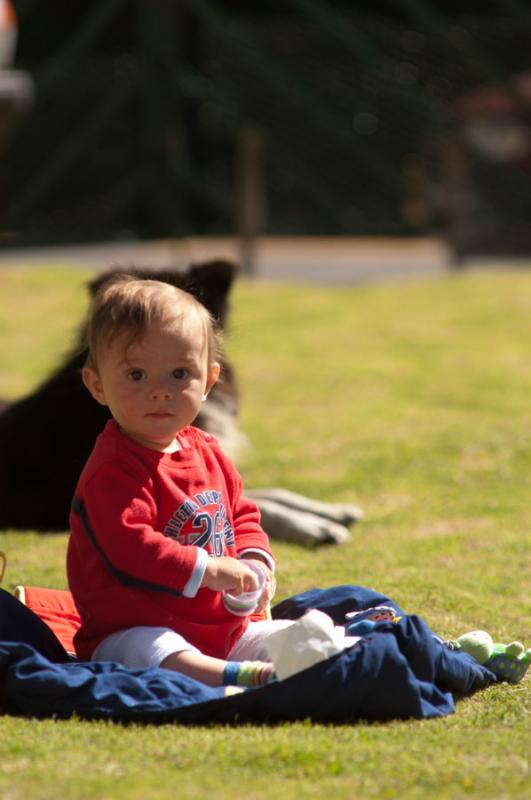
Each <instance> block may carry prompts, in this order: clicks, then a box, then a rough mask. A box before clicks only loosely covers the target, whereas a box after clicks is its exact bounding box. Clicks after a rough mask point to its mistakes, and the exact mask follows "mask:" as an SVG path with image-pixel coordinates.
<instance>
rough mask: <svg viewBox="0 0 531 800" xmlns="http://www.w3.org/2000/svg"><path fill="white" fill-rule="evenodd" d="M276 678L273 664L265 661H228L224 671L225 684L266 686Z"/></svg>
mask: <svg viewBox="0 0 531 800" xmlns="http://www.w3.org/2000/svg"><path fill="white" fill-rule="evenodd" d="M274 680H276V676H275V673H274V672H273V664H269V663H267V662H264V661H227V666H226V667H225V670H224V672H223V685H224V686H246V687H248V688H253V687H255V686H264V684H266V683H271V681H274Z"/></svg>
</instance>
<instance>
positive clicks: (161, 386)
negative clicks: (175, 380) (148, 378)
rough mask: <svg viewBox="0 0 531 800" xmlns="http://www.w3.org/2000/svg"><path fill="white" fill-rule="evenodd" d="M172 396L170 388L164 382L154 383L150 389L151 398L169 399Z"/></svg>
mask: <svg viewBox="0 0 531 800" xmlns="http://www.w3.org/2000/svg"><path fill="white" fill-rule="evenodd" d="M172 395H173V392H172V390H171V387H170V385H169V383H167V382H165V381H160V382H159V383H156V384H154V385H153V386H152V387H151V396H152V397H156V398H158V397H164V398H170V397H172Z"/></svg>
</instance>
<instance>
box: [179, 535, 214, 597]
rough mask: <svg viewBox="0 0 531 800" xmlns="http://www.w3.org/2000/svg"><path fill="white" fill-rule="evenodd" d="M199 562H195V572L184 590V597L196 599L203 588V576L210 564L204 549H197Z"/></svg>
mask: <svg viewBox="0 0 531 800" xmlns="http://www.w3.org/2000/svg"><path fill="white" fill-rule="evenodd" d="M196 551H197V560H196V562H195V567H194V571H193V572H192V574H191V575H190V577H189V579H188V583H187V584H186V586H185V587H184V589H183V596H184V597H195V596H196V594H197V592H198V591H199V587H200V586H201V581H202V580H203V575H204V574H205V570H206V566H207V563H208V553H207V551H206V550H203V548H202V547H196Z"/></svg>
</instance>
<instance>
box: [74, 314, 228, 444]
mask: <svg viewBox="0 0 531 800" xmlns="http://www.w3.org/2000/svg"><path fill="white" fill-rule="evenodd" d="M87 372H90V373H92V375H87V374H86V373H87ZM218 376H219V364H217V363H214V364H210V365H209V363H208V346H207V342H206V335H205V331H204V329H203V327H202V325H201V323H200V321H199V320H195V319H190V320H186V321H184V322H183V323H182V325H181V326H180V327H179V328H177V329H176V328H166V327H159V326H154V327H153V328H152V329H151V330H150V331H149V332H148V333H147V334H146V335H145V336H144V337H143V338H142V339H140V340H139V341H137V342H134V343H133V344H132V345H129V347H126V342H125V340H124V337H123V336H122V337H117V338H116V339H115V340H114V341H113V342H112V344H111V345H110V346H109V347H103V348H102V350H101V353H100V354H99V356H98V372H97V373H95V372H93V371H92V370H88V371H87V370H85V372H84V376H83V377H84V380H85V383H86V385H87V386H88V388H89V389H90V391H91V392H92V394H93V395H94V397H95V398H96V399H97V400H98V401H99V402H100V403H102V404H104V405H107V406H108V407H109V409H110V411H111V413H112V415H113V417H114V419H115V420H116V422H117V423H118V425H119V426H120V428H121V429H122V431H123V432H124V433H125V434H127V436H129V437H130V438H131V439H133V440H134V441H136V442H138V443H139V444H142V445H144V446H145V447H149V448H151V449H152V450H158V451H160V452H164V451H172V450H174V449H176V444H175V436H176V434H177V433H178V432H179V431H180V430H182V428H184V427H185V426H186V425H190V424H191V423H192V422H193V421H194V419H195V418H196V416H197V414H198V412H199V409H200V407H201V403H202V402H203V400H204V399H205V398H206V395H207V394H208V392H209V390H210V389H211V387H212V386H213V384H214V383H215V382H216V380H217V378H218ZM90 379H92V385H91V384H90Z"/></svg>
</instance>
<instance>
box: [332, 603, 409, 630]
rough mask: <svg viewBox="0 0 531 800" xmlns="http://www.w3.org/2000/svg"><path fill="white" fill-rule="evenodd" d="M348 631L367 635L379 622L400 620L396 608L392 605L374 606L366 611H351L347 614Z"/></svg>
mask: <svg viewBox="0 0 531 800" xmlns="http://www.w3.org/2000/svg"><path fill="white" fill-rule="evenodd" d="M346 617H347V619H348V623H346V626H345V627H346V632H347V634H348V635H349V636H365V635H366V634H367V633H369V632H370V631H371V630H372V629H373V628H374V626H375V625H376V623H377V622H398V620H399V619H400V617H399V616H397V613H396V611H395V609H394V608H393V607H392V606H373V607H372V608H366V609H365V610H364V611H351V612H350V613H349V614H347V615H346Z"/></svg>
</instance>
